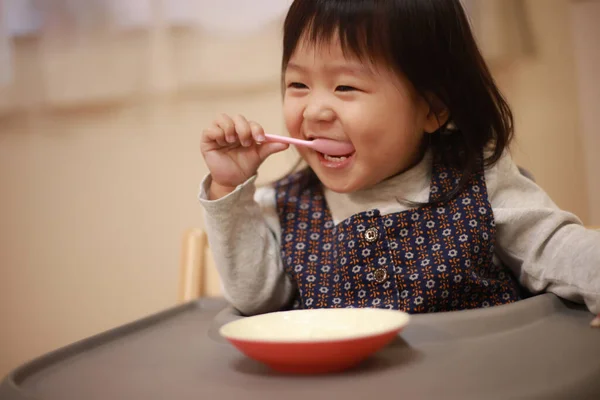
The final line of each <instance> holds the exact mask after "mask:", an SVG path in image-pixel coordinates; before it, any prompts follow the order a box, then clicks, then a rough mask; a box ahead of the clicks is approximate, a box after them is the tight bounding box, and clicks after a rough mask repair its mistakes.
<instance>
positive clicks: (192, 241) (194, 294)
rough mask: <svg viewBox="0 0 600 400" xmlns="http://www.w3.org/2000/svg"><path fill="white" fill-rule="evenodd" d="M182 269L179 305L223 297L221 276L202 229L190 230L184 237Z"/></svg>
mask: <svg viewBox="0 0 600 400" xmlns="http://www.w3.org/2000/svg"><path fill="white" fill-rule="evenodd" d="M180 268H181V270H180V282H179V296H178V297H179V298H178V301H179V303H187V302H189V301H192V300H194V299H197V298H199V297H222V291H221V281H220V278H219V274H218V273H217V270H216V268H215V263H214V260H213V257H212V254H211V252H210V249H209V246H208V239H207V237H206V232H204V231H203V230H202V229H197V228H194V229H190V230H188V231H186V232H185V234H184V235H183V243H182V248H181V266H180Z"/></svg>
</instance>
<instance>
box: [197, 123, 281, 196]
mask: <svg viewBox="0 0 600 400" xmlns="http://www.w3.org/2000/svg"><path fill="white" fill-rule="evenodd" d="M264 141H265V137H264V131H263V128H262V127H261V126H260V125H259V124H258V123H256V122H253V121H248V120H246V118H244V117H243V116H241V115H237V116H235V117H233V118H231V117H230V116H228V115H226V114H222V115H221V116H220V117H219V118H217V119H216V120H215V121H214V122H213V124H212V125H211V126H210V127H209V128H207V129H205V130H204V131H203V132H202V139H201V143H200V150H201V152H202V156H203V157H204V161H205V162H206V166H207V167H208V170H209V171H210V174H211V176H212V183H211V187H210V190H209V197H210V199H211V200H215V199H218V198H221V197H223V196H225V195H226V194H228V193H231V192H232V191H233V190H235V188H236V186H238V185H240V184H242V183H244V182H245V181H246V180H248V179H249V178H251V177H252V176H254V175H255V174H256V172H257V171H258V167H259V166H260V165H261V164H262V162H263V161H265V160H266V159H267V157H269V156H270V155H271V154H274V153H277V152H280V151H283V150H285V149H287V148H288V147H289V145H287V144H283V143H274V142H268V143H263V142H264ZM261 143H262V144H261Z"/></svg>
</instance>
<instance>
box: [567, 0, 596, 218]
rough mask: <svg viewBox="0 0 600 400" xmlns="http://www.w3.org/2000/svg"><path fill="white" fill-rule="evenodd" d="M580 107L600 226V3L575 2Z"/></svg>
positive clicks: (590, 183) (591, 198) (592, 195)
mask: <svg viewBox="0 0 600 400" xmlns="http://www.w3.org/2000/svg"><path fill="white" fill-rule="evenodd" d="M571 11H572V12H571V18H572V19H571V20H572V27H573V36H574V38H575V48H574V50H575V51H574V54H575V60H576V64H577V78H578V79H577V82H578V89H579V105H580V115H581V121H582V133H583V137H584V145H585V146H584V147H585V161H586V164H585V165H586V170H587V171H588V174H587V185H588V190H589V203H590V221H589V222H590V224H593V225H594V226H600V179H598V172H600V133H599V132H598V116H599V115H600V73H599V71H600V44H599V43H598V40H599V39H600V1H579V2H573V3H572V10H571Z"/></svg>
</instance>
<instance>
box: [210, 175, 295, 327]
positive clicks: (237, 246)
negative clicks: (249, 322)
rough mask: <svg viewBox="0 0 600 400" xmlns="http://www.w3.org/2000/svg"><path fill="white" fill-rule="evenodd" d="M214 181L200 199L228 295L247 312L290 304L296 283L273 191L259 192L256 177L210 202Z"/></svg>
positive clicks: (257, 311) (218, 268)
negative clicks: (284, 252) (287, 266)
mask: <svg viewBox="0 0 600 400" xmlns="http://www.w3.org/2000/svg"><path fill="white" fill-rule="evenodd" d="M211 179H212V178H211V176H210V175H209V176H207V177H206V178H205V179H204V181H203V182H202V185H201V190H200V195H199V199H200V203H201V204H202V205H203V206H204V209H205V226H206V230H207V235H208V241H209V244H210V247H211V251H212V254H213V257H214V260H215V264H216V267H217V270H218V272H219V275H220V277H221V282H222V287H223V292H224V296H225V298H226V299H227V300H228V301H229V302H230V303H231V305H233V306H234V307H235V308H237V309H238V310H239V311H240V312H242V313H243V314H245V315H254V314H261V313H266V312H272V311H278V310H280V309H282V308H284V307H286V306H287V305H289V304H290V302H291V300H292V298H293V294H294V285H293V283H292V280H291V279H290V278H289V276H288V275H287V274H285V273H284V271H283V265H282V261H281V255H280V239H281V228H280V225H279V218H278V216H277V212H276V208H275V192H274V190H273V189H272V188H261V189H258V190H256V187H255V185H254V181H255V179H256V176H254V177H252V178H250V179H248V180H247V181H246V182H244V183H243V184H241V185H239V186H238V187H237V188H236V189H235V190H234V191H233V192H232V193H230V194H228V195H226V196H225V197H222V198H220V199H218V200H215V201H210V200H208V189H209V187H210V184H211Z"/></svg>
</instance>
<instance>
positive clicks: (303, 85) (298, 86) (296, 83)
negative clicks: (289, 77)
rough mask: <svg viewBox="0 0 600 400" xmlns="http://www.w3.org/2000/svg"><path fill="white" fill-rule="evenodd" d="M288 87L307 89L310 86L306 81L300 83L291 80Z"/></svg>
mask: <svg viewBox="0 0 600 400" xmlns="http://www.w3.org/2000/svg"><path fill="white" fill-rule="evenodd" d="M288 88H291V89H307V88H308V86H306V85H305V84H304V83H300V82H291V83H290V84H289V85H288Z"/></svg>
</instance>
